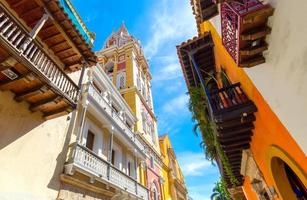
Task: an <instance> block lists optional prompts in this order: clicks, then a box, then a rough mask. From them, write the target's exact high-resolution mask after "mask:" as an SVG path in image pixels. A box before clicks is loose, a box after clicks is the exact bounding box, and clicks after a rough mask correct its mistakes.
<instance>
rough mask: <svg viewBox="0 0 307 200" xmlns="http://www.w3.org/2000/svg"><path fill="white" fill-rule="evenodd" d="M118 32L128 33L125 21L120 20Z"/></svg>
mask: <svg viewBox="0 0 307 200" xmlns="http://www.w3.org/2000/svg"><path fill="white" fill-rule="evenodd" d="M118 33H119V34H120V33H127V34H128V30H127V28H126V25H125V21H122V24H121V25H120V28H119V30H118Z"/></svg>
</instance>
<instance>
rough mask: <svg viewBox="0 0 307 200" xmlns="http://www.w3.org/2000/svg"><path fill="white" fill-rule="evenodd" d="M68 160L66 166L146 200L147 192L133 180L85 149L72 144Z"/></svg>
mask: <svg viewBox="0 0 307 200" xmlns="http://www.w3.org/2000/svg"><path fill="white" fill-rule="evenodd" d="M70 148H71V149H70V152H71V154H70V158H69V161H68V163H67V164H73V166H75V167H77V168H78V169H80V170H81V171H85V172H87V173H90V174H93V175H95V176H96V177H97V180H101V181H105V182H108V183H110V184H112V185H114V186H115V187H117V188H119V189H121V190H123V191H127V192H129V193H130V194H132V195H135V196H136V197H138V198H140V199H146V200H147V199H148V198H149V196H148V190H147V189H146V188H145V187H144V186H142V185H141V184H139V183H138V182H137V181H136V180H135V179H133V178H132V177H130V176H128V175H127V174H125V173H124V172H122V171H121V170H119V169H117V168H116V167H114V166H113V165H112V164H111V163H109V162H107V161H106V160H104V159H103V158H101V157H100V156H98V155H96V154H95V153H94V152H92V151H91V150H89V149H87V148H86V147H84V146H82V145H80V144H77V143H74V144H72V145H71V146H70Z"/></svg>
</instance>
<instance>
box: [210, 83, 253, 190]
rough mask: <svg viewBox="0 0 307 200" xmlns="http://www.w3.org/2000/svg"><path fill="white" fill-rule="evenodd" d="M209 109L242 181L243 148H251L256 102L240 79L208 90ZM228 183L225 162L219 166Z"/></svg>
mask: <svg viewBox="0 0 307 200" xmlns="http://www.w3.org/2000/svg"><path fill="white" fill-rule="evenodd" d="M206 95H207V97H208V101H209V108H210V110H209V113H210V116H211V119H212V121H213V122H214V123H215V124H216V127H217V134H218V135H217V137H218V139H219V141H220V144H221V147H222V149H223V150H224V152H225V154H226V156H227V158H228V160H229V162H230V165H231V167H232V170H233V173H234V175H235V177H236V178H237V180H238V181H239V184H242V183H243V176H242V175H241V174H240V169H241V159H242V150H244V149H248V148H250V142H251V139H252V135H253V133H252V130H253V129H254V125H253V122H254V121H255V119H256V118H255V115H254V113H255V112H256V111H257V108H256V106H255V104H254V103H253V102H252V101H251V100H250V99H249V98H248V97H247V96H246V94H245V93H244V91H243V90H242V88H241V86H240V83H236V84H232V85H229V86H227V87H223V88H221V89H218V90H215V91H208V90H206ZM220 171H221V173H222V174H223V175H224V178H225V180H226V181H227V183H228V185H231V184H230V179H229V177H228V175H227V174H226V173H225V170H224V169H223V166H221V169H220Z"/></svg>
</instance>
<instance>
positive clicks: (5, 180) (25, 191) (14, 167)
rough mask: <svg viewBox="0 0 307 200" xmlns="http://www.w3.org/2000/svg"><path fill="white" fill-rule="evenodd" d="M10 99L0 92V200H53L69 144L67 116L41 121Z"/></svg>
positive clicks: (36, 115)
mask: <svg viewBox="0 0 307 200" xmlns="http://www.w3.org/2000/svg"><path fill="white" fill-rule="evenodd" d="M13 97H14V95H13V93H11V92H2V91H0V135H1V140H0V163H1V165H0V177H1V178H0V188H1V193H0V199H3V200H11V199H23V200H28V199H29V200H30V199H31V200H36V199H37V200H45V199H46V200H47V199H48V200H49V199H50V200H51V199H53V200H54V199H55V198H56V197H57V194H58V190H59V188H60V183H59V174H60V173H61V172H62V170H63V163H64V161H65V157H66V149H63V147H64V143H68V142H69V137H67V138H66V133H67V131H68V129H69V124H70V123H69V122H70V121H69V120H67V117H68V115H66V116H62V117H59V118H56V119H52V120H48V121H44V120H43V118H42V116H41V114H40V113H39V112H36V113H31V112H30V111H29V109H28V104H27V103H25V102H21V103H17V102H16V101H15V100H14V99H13ZM63 150H64V151H63Z"/></svg>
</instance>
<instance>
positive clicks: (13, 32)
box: [0, 6, 79, 104]
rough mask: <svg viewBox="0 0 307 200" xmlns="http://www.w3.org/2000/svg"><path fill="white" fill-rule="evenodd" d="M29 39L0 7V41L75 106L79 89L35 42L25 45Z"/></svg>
mask: <svg viewBox="0 0 307 200" xmlns="http://www.w3.org/2000/svg"><path fill="white" fill-rule="evenodd" d="M29 37H30V36H29V33H28V32H27V31H26V29H25V28H23V27H22V26H21V25H20V24H19V23H18V21H17V20H16V19H15V18H14V17H13V16H12V15H11V14H9V13H8V11H6V10H5V8H3V7H2V6H0V38H1V40H2V41H3V42H5V44H6V45H7V46H8V47H9V48H11V49H12V50H13V51H14V52H15V53H17V54H19V55H20V56H21V57H22V58H23V59H24V60H25V61H26V62H25V63H26V64H25V65H26V67H28V68H29V69H30V70H31V71H33V72H35V73H36V74H37V75H38V76H39V77H40V78H41V79H43V80H44V81H46V82H47V83H48V84H49V85H50V86H51V87H52V88H53V89H54V90H55V91H56V92H57V93H59V94H60V95H62V96H64V97H65V98H66V99H67V100H69V101H70V102H71V103H73V104H76V102H77V97H78V92H79V87H78V86H77V85H76V84H75V83H74V82H73V81H72V80H71V78H70V77H69V76H68V75H67V74H66V73H65V72H64V71H63V70H62V69H61V68H60V67H59V66H58V65H57V64H56V63H55V62H54V61H53V59H51V58H50V57H49V55H48V53H46V52H45V50H44V48H43V47H41V45H40V44H39V43H38V42H37V41H35V40H32V41H31V42H30V43H29V44H28V45H25V42H26V40H29Z"/></svg>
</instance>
